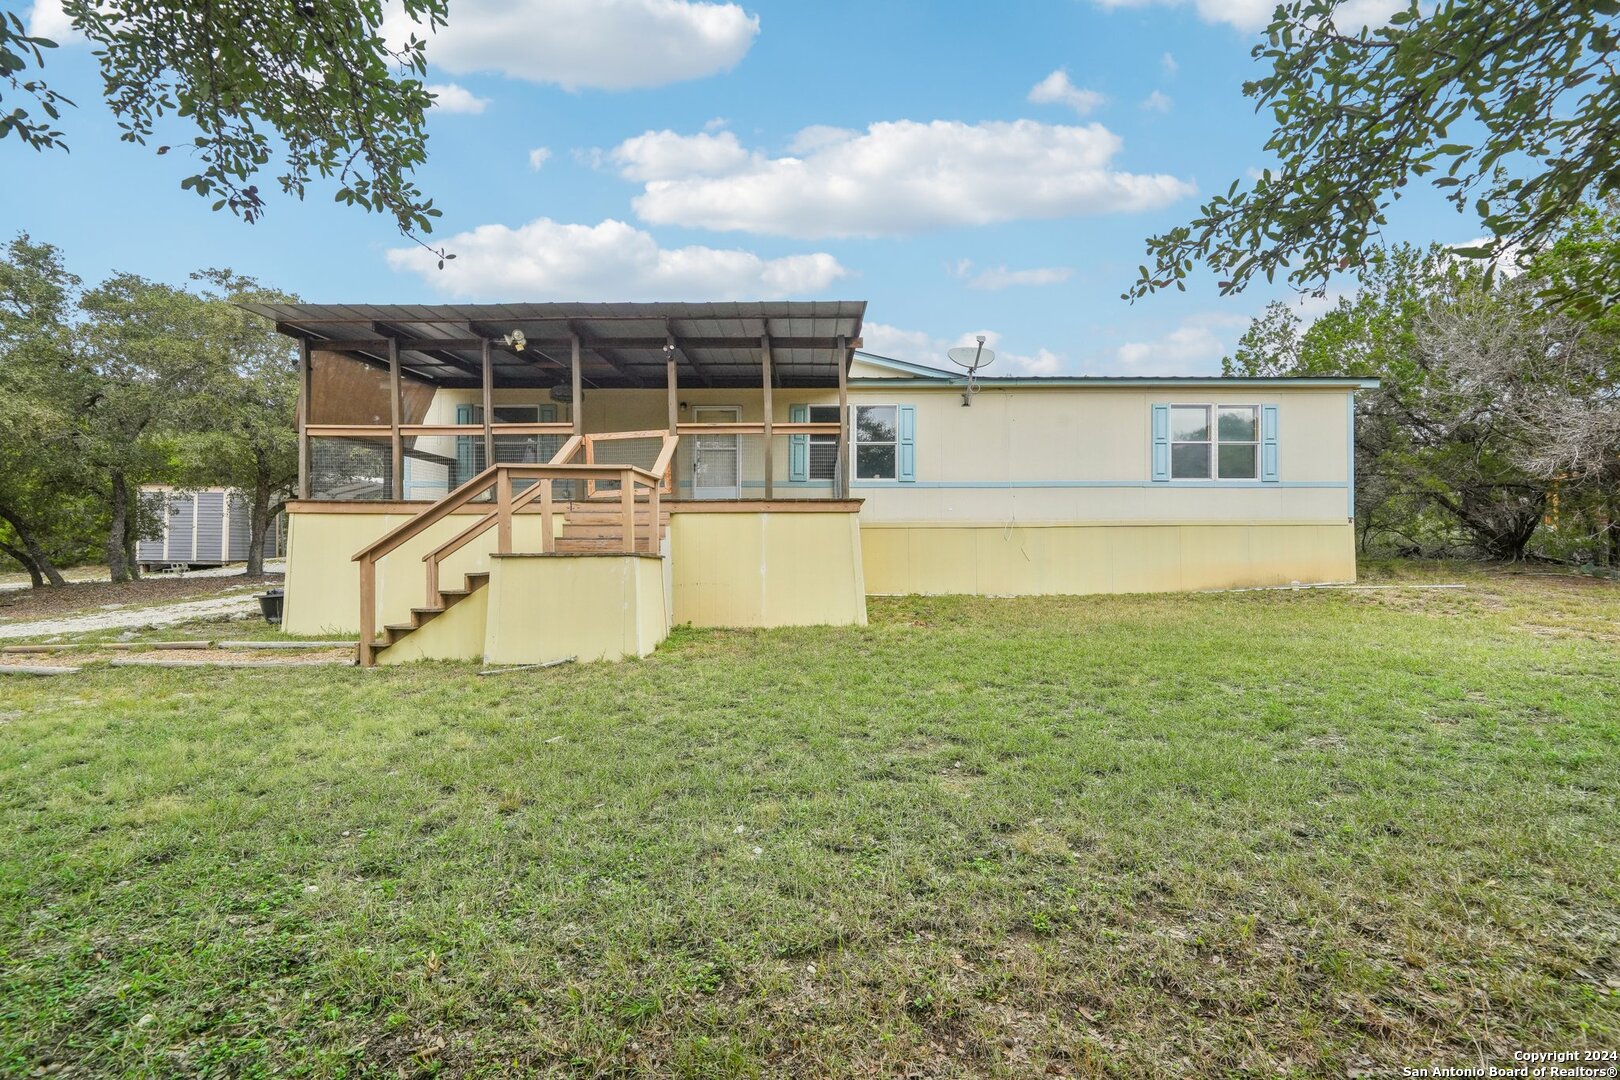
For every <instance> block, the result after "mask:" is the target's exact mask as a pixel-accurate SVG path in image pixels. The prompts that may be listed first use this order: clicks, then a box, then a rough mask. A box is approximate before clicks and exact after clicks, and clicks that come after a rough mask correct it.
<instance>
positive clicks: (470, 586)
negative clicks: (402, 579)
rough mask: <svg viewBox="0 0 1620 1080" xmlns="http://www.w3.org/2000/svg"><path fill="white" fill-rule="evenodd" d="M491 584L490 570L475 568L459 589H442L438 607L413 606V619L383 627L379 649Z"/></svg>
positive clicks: (386, 646)
mask: <svg viewBox="0 0 1620 1080" xmlns="http://www.w3.org/2000/svg"><path fill="white" fill-rule="evenodd" d="M488 584H489V571H488V570H475V571H473V572H472V573H470V574H467V575H466V576H465V579H464V580H463V582H462V587H461V588H459V589H441V590H440V591H439V596H438V600H439V603H438V606H437V607H415V608H411V621H410V622H408V623H389V624H388V625H387V626H385V627H383V639H382V640H381V641H379V642H378V643H377V645H376V649H377V651H379V652H380V651H381V650H383V649H386V648H388V646H390V645H392V644H394V642H396V641H398V640H399V639H400V638H402V637H404V636H405V635H406V634H409V633H411V632H412V631H415V630H420V629H422V627H424V626H426V625H427V624H428V623H430V622H432V621H433V620H434V619H436V618H438V617H439V616H440V615H443V614H444V613H445V612H447V611H449V610H450V609H451V608H453V607H455V606H456V605H457V604H459V603H460V602H461V601H463V600H465V599H467V597H469V596H471V595H472V594H473V593H475V592H477V591H478V590H479V589H482V588H483V587H484V586H486V585H488Z"/></svg>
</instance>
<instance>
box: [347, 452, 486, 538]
mask: <svg viewBox="0 0 1620 1080" xmlns="http://www.w3.org/2000/svg"><path fill="white" fill-rule="evenodd" d="M500 468H501V466H500V465H499V464H496V465H491V466H489V468H487V469H485V470H484V471H483V472H481V473H479V474H477V475H476V476H474V477H473V478H472V479H470V480H468V481H467V482H466V483H465V484H462V485H461V486H460V487H458V488H456V489H455V490H454V491H452V492H451V493H450V494H448V495H446V496H445V497H444V498H442V499H440V500H439V501H438V502H436V503H434V504H433V505H432V506H430V507H428V508H427V509H426V510H423V511H422V512H421V513H420V514H417V515H416V516H415V517H413V518H411V520H409V521H405V522H401V523H400V524H398V525H396V526H395V527H394V528H392V529H389V530H388V531H387V532H385V533H383V534H382V535H381V536H379V537H378V538H377V539H375V540H373V541H372V542H371V543H370V544H368V545H366V546H365V547H363V548H361V549H360V550H359V551H357V552H355V554H354V557H353V558H352V559H351V560H350V561H351V562H359V561H360V560H361V559H363V558H368V557H369V558H371V559H373V560H375V559H380V558H382V557H383V556H384V555H386V554H388V553H389V552H390V551H393V550H394V549H395V548H397V547H399V545H401V544H403V543H404V542H405V541H407V540H409V539H410V538H411V537H413V536H415V535H416V534H417V533H419V532H421V531H422V530H423V529H425V528H427V527H428V526H429V525H432V524H433V523H434V522H436V521H442V520H443V519H444V518H446V517H448V516H449V515H450V514H451V512H452V511H455V510H457V509H459V508H461V507H463V506H466V505H467V504H468V503H470V502H472V501H473V500H474V499H476V498H477V497H478V496H480V495H482V494H483V493H484V492H485V491H486V490H488V489H489V487H490V485H491V484H493V483H494V482H495V477H496V475H497V474H498V472H499V471H500Z"/></svg>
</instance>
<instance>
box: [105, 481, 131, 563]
mask: <svg viewBox="0 0 1620 1080" xmlns="http://www.w3.org/2000/svg"><path fill="white" fill-rule="evenodd" d="M129 533H130V505H129V483H128V481H126V480H125V479H124V474H123V473H121V472H117V471H115V472H113V474H112V520H111V521H109V522H108V523H107V569H108V571H109V572H110V573H111V575H112V579H113V580H114V581H131V580H133V578H134V575H133V574H132V573H131V572H130V559H129Z"/></svg>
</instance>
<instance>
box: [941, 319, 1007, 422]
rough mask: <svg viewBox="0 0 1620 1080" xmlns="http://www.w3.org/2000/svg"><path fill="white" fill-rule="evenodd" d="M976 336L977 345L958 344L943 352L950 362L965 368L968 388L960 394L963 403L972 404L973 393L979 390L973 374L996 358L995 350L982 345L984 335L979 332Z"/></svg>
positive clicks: (993, 361)
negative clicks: (977, 339)
mask: <svg viewBox="0 0 1620 1080" xmlns="http://www.w3.org/2000/svg"><path fill="white" fill-rule="evenodd" d="M978 338H979V343H978V344H977V345H958V346H957V347H956V348H954V349H951V350H949V351H948V352H946V353H945V355H946V356H948V357H950V358H951V363H953V364H955V365H957V366H958V367H965V368H967V376H968V388H967V392H966V393H965V394H963V395H962V404H963V405H972V404H973V395H974V394H976V393H978V391H979V387H978V385H977V384H976V383H974V381H973V376H974V375H976V374H978V372H979V369H980V368H987V367H989V366H990V365H991V364H993V363H995V360H996V354H995V351H994V350H992V349H987V348H985V347H984V335H983V334H980V335H978Z"/></svg>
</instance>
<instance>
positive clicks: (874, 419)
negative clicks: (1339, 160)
mask: <svg viewBox="0 0 1620 1080" xmlns="http://www.w3.org/2000/svg"><path fill="white" fill-rule="evenodd" d="M899 413H900V409H899V406H896V405H857V406H855V430H854V438H855V479H857V480H894V479H896V477H897V475H898V473H897V468H898V465H897V463H898V461H899V457H900V454H899V445H898V443H899V431H900V416H899Z"/></svg>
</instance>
